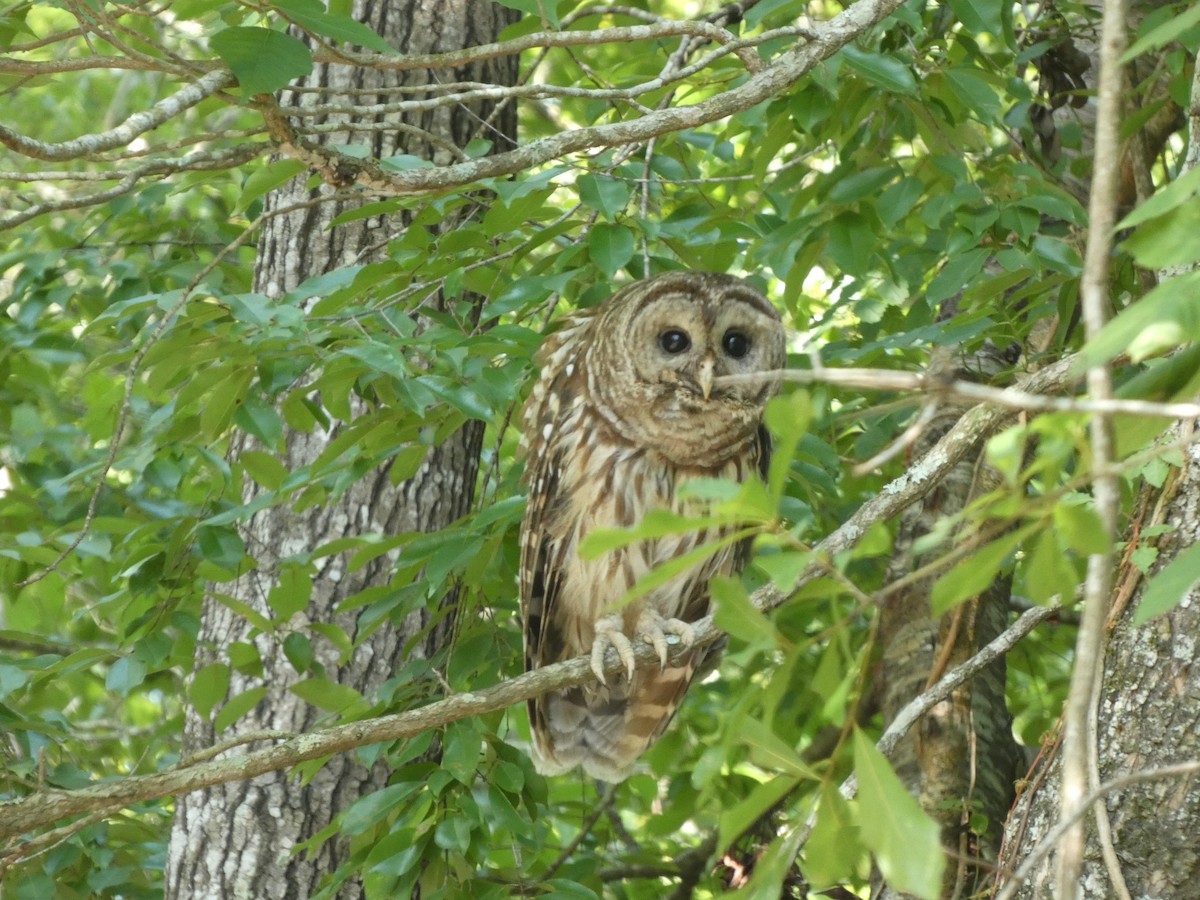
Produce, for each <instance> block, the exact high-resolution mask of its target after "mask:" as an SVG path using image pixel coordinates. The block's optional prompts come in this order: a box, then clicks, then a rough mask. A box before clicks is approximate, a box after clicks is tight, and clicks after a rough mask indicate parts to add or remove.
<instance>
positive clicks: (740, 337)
mask: <svg viewBox="0 0 1200 900" xmlns="http://www.w3.org/2000/svg"><path fill="white" fill-rule="evenodd" d="M721 346H722V347H724V348H725V352H726V353H728V354H729V355H730V356H732V357H733V358H734V359H741V358H742V357H743V356H745V355H746V354H747V353H749V352H750V338H748V337H746V335H744V334H742V332H740V331H735V330H733V329H732V328H731V329H730V330H729V331H727V332H725V337H723V338H721Z"/></svg>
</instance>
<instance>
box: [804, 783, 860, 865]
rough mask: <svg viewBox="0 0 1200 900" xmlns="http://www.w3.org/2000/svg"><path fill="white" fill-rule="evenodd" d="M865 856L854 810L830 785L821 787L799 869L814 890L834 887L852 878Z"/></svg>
mask: <svg viewBox="0 0 1200 900" xmlns="http://www.w3.org/2000/svg"><path fill="white" fill-rule="evenodd" d="M865 853H866V848H865V847H863V845H862V839H861V835H860V832H859V824H858V816H857V815H856V810H855V809H854V807H852V806H851V805H850V804H849V803H847V802H846V799H845V798H844V797H843V796H842V795H841V794H839V793H838V792H837V789H836V788H835V787H833V785H830V784H826V785H823V786H822V789H821V804H820V805H819V806H818V807H817V820H816V822H815V823H814V825H813V829H812V834H811V835H809V838H808V843H807V844H805V847H804V861H803V863H801V866H800V868H801V869H802V870H803V872H804V874H805V875H806V876H807V877H808V880H809V882H810V883H811V884H812V886H813V887H814V888H820V887H824V886H826V885H834V884H838V883H839V882H842V881H846V880H849V879H850V878H851V877H852V876H853V875H854V873H855V872H856V871H857V870H858V868H859V862H860V860H861V859H862V858H863V855H864V854H865Z"/></svg>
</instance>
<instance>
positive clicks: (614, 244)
mask: <svg viewBox="0 0 1200 900" xmlns="http://www.w3.org/2000/svg"><path fill="white" fill-rule="evenodd" d="M633 247H634V237H633V231H631V230H630V229H628V228H626V227H625V226H623V225H606V224H604V223H603V222H601V223H600V224H598V225H593V226H592V230H591V231H590V232H588V253H589V255H590V256H591V258H592V262H594V263H595V264H596V265H597V267H599V269H600V271H601V272H603V273H604V275H605V276H606V277H607V278H613V277H615V276H616V274H617V272H619V271H621V269H622V268H623V267H624V266H625V265H626V264H627V263H628V262H629V261H630V260H631V259H633Z"/></svg>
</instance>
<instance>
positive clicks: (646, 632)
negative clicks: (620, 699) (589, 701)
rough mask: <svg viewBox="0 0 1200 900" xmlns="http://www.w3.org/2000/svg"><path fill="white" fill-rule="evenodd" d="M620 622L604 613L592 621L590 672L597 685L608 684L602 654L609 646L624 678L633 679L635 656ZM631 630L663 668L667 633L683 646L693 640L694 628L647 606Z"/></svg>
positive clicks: (616, 616) (665, 664) (694, 635)
mask: <svg viewBox="0 0 1200 900" xmlns="http://www.w3.org/2000/svg"><path fill="white" fill-rule="evenodd" d="M624 625H625V622H624V619H623V618H622V617H621V616H619V615H613V616H605V617H604V618H602V619H599V620H597V622H596V625H595V637H594V638H593V639H592V671H593V672H594V673H595V674H596V677H597V678H599V679H600V683H601V684H608V679H607V678H606V677H605V675H604V653H605V651H607V650H608V648H609V647H612V648H613V650H615V651H616V652H617V656H619V657H620V658H621V662H622V663H624V664H625V675H626V677H628V678H633V670H634V666H635V663H636V659H635V658H634V655H633V643H632V642H631V641H630V640H629V638H628V636H627V635H626V634H625V631H624ZM634 633H635V634H636V635H637V637H639V638H640V639H641V640H643V641H645V642H646V643H647V644H649V645H650V646H651V647H653V648H654V652H655V653H656V654H657V655H658V664H659V667H660V668H663V669H665V668H666V667H667V635H675V637H677V638H678V639H679V643H680V644H682V645H683V646H685V647H688V646H691V644H692V643H693V642H694V641H695V640H696V631H695V629H694V628H692V626H691V625H689V624H688V623H687V622H684V621H683V620H681V619H664V618H663V617H662V616H660V615H659V614H658V613H656V612H654V611H653V610H649V609H647V610H643V611H642V612H641V614H640V615H639V616H638V620H637V627H636V629H635V632H634Z"/></svg>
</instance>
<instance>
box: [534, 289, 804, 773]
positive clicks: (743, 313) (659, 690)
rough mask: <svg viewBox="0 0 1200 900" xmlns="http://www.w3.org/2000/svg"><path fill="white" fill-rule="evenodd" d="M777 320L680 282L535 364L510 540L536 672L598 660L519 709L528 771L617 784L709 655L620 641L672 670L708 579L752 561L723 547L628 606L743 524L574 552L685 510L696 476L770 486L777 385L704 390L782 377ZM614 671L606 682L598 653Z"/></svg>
mask: <svg viewBox="0 0 1200 900" xmlns="http://www.w3.org/2000/svg"><path fill="white" fill-rule="evenodd" d="M785 360H786V356H785V350H784V333H783V327H782V324H781V323H780V319H779V314H778V313H777V312H776V311H775V309H774V307H772V306H771V304H770V303H769V302H768V301H767V299H766V298H765V297H763V296H762V295H761V294H760V293H758V292H757V291H756V290H754V289H753V288H751V287H750V286H749V285H747V284H745V283H744V282H742V281H739V280H738V279H736V278H732V277H730V276H727V275H716V274H710V273H701V272H674V273H670V274H667V275H662V276H659V277H657V278H653V279H650V280H648V281H641V282H637V283H634V284H631V285H629V286H628V287H626V288H624V289H623V290H621V291H619V292H617V293H616V294H615V295H613V296H612V297H610V298H609V299H608V300H606V301H605V302H604V303H602V304H601V305H600V306H599V307H597V308H596V309H594V310H588V311H585V312H582V313H578V314H576V315H574V316H572V317H570V318H569V319H568V320H567V321H566V323H565V325H564V326H563V327H562V328H561V329H560V330H559V331H557V332H556V333H555V334H553V335H552V336H550V337H549V338H548V339H547V340H546V341H545V343H544V344H543V346H542V348H541V350H540V351H539V353H538V356H537V362H538V363H539V364H540V366H541V375H540V377H539V379H538V381H537V383H536V384H535V385H534V388H533V391H532V393H531V394H530V396H529V399H528V401H527V402H526V404H525V408H524V411H523V414H522V419H523V426H522V439H521V452H522V454H523V455H524V456H525V459H526V470H525V482H526V484H528V486H529V504H528V507H527V509H526V513H525V519H524V522H523V523H522V529H521V572H520V592H521V611H522V617H523V620H524V625H525V665H526V668H527V669H529V670H532V669H535V668H538V667H540V666H544V665H549V664H551V663H555V662H559V661H561V660H564V659H570V658H572V657H575V656H578V655H580V654H581V653H591V654H592V666H593V669H595V670H596V672H597V675H598V676H599V677H600V680H601V683H600V684H589V685H584V686H580V687H576V688H571V689H568V690H564V691H556V692H552V693H549V694H546V695H544V696H542V697H539V698H536V699H534V700H531V701H530V702H529V718H530V728H531V731H532V734H533V750H534V754H533V755H534V763H535V765H536V767H537V768H538V770H539V771H541V772H543V773H545V774H556V773H560V772H565V771H567V770H569V769H572V768H574V767H575V766H582V768H583V769H584V771H585V772H587V773H588V774H589V775H592V776H593V777H596V778H601V779H604V780H607V781H619V780H621V779H623V778H625V777H626V776H627V775H628V774H629V771H630V769H631V767H632V766H633V763H634V762H635V760H636V759H637V758H638V757H639V756H640V755H641V754H642V752H643V751H645V750H646V748H647V747H649V746H650V744H652V743H653V742H654V741H655V740H656V739H657V738H658V737H659V735H661V734H662V732H663V730H664V729H665V728H666V726H667V723H668V722H669V721H670V719H671V716H672V715H673V714H674V712H675V709H676V708H677V707H678V705H679V703H680V701H681V699H682V697H683V694H684V692H685V691H686V690H687V688H688V685H689V684H690V682H691V680H692V677H693V676H694V675H695V672H696V671H697V669H698V668H700V667H701V664H702V662H703V660H704V657H705V655H706V654H707V653H710V652H712V651H711V650H709V649H708V648H697V649H696V650H694V651H693V652H692V653H690V654H688V655H687V656H685V657H684V659H683V661H682V663H681V664H680V665H678V666H676V667H672V668H667V667H665V665H664V667H662V668H657V669H642V670H641V671H634V670H633V658H632V655H631V654H630V653H629V648H630V646H631V644H630V642H631V641H636V640H645V641H647V642H648V643H651V644H652V645H654V646H655V648H656V650H658V653H659V657H660V658H661V659H663V660H664V664H665V658H666V644H665V637H666V635H669V634H676V635H678V636H679V638H680V640H681V641H682V642H683V643H684V644H685V645H686V644H688V643H690V642H691V640H692V635H691V628H690V623H693V622H695V621H697V620H698V619H700V618H702V617H703V616H705V615H706V614H707V613H708V608H709V589H708V583H709V580H710V579H711V578H712V577H713V576H714V575H730V574H736V573H738V572H740V571H741V569H742V568H743V567H744V566H745V564H746V556H747V550H748V548H747V547H745V546H726V547H724V548H722V549H720V550H717V551H716V552H715V553H713V554H712V555H711V556H708V557H707V558H706V559H705V560H704V561H703V562H700V563H698V564H697V565H695V566H693V567H692V568H690V569H688V570H686V571H685V572H683V573H682V574H680V575H678V576H676V577H675V578H673V579H671V580H670V581H669V582H667V583H666V584H664V585H662V586H660V587H658V588H656V589H655V590H653V591H651V592H650V593H649V594H647V595H646V596H644V597H642V598H641V599H639V600H636V601H634V602H633V603H630V604H629V605H628V606H626V607H625V608H623V609H616V608H615V607H616V604H617V603H618V601H620V600H621V598H622V597H623V596H624V595H625V594H626V592H627V591H628V589H629V588H630V587H632V586H633V585H634V584H636V583H637V582H638V581H639V579H641V577H642V576H643V575H645V574H646V573H647V572H649V571H651V570H652V569H654V568H655V567H657V566H658V565H661V564H662V563H664V562H666V561H668V560H671V559H675V558H677V557H679V556H682V555H684V554H686V553H688V552H690V551H691V550H693V549H694V548H696V547H698V546H700V545H701V544H710V543H713V542H718V541H720V540H721V539H722V538H726V537H728V536H729V535H731V534H733V533H734V530H735V528H736V526H734V525H730V526H728V527H727V528H719V529H718V528H713V529H708V530H701V531H698V532H697V531H692V532H688V533H685V534H678V535H669V536H666V537H661V538H657V539H654V540H645V541H640V542H636V543H633V544H629V545H627V546H625V547H622V548H619V549H617V550H614V551H611V552H609V553H607V554H605V555H603V556H600V557H598V558H596V559H591V560H584V559H581V558H580V556H579V555H578V553H577V548H578V546H579V544H580V542H581V541H582V540H583V539H584V538H585V537H586V536H587V535H588V534H589V533H591V532H593V531H595V530H599V529H609V528H629V527H631V526H634V525H636V524H637V523H639V522H640V521H641V520H642V519H643V518H644V517H645V515H646V513H647V512H649V511H650V510H652V509H660V508H662V509H669V510H673V511H676V512H684V511H685V510H684V507H683V504H682V502H681V501H680V500H679V498H678V490H679V488H680V487H681V486H682V485H683V484H684V483H686V482H687V481H689V480H692V479H696V478H713V477H716V478H728V479H731V480H733V481H738V482H740V481H744V480H746V479H747V478H749V477H751V476H752V474H753V473H755V472H758V473H760V474H765V471H766V466H767V461H768V455H769V452H770V448H769V441H768V437H767V434H766V431H765V430H764V429H763V427H762V411H763V406H764V405H765V404H766V402H767V400H768V399H769V398H770V397H771V396H772V395H773V394H774V393H775V392H776V391H777V390H778V382H774V381H770V380H766V381H763V382H758V383H754V384H738V385H732V386H728V387H725V386H721V387H716V388H714V387H713V379H714V378H715V377H717V376H720V375H725V374H734V373H746V372H759V371H766V370H772V369H779V368H782V367H783V365H784V363H785ZM610 646H611V647H613V648H614V649H616V650H617V652H618V654H619V655H620V656H621V657H622V659H623V660H624V661H625V663H626V666H627V667H628V672H627V673H626V674H624V675H623V676H622V677H620V678H611V679H608V682H607V683H604V682H605V679H604V677H603V671H602V668H601V666H602V662H603V658H604V653H605V651H606V650H607V648H608V647H610Z"/></svg>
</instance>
